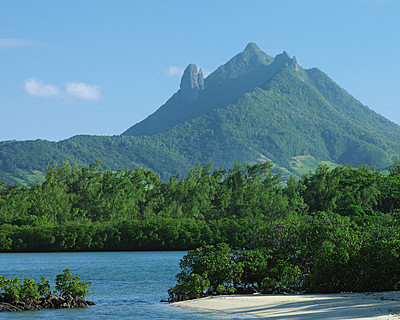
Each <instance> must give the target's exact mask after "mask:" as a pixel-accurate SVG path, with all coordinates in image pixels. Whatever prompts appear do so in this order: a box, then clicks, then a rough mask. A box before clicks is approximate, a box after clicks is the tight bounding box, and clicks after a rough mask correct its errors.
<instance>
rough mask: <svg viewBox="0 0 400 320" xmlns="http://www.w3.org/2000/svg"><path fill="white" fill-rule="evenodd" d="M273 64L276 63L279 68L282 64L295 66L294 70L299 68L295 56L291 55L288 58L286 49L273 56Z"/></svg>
mask: <svg viewBox="0 0 400 320" xmlns="http://www.w3.org/2000/svg"><path fill="white" fill-rule="evenodd" d="M274 64H277V65H278V66H280V67H281V68H283V67H284V66H289V67H293V68H295V69H296V71H297V70H298V69H299V64H298V63H297V59H296V57H295V56H293V58H290V56H289V54H288V53H287V52H286V51H283V52H282V53H281V54H278V55H276V56H275V58H274Z"/></svg>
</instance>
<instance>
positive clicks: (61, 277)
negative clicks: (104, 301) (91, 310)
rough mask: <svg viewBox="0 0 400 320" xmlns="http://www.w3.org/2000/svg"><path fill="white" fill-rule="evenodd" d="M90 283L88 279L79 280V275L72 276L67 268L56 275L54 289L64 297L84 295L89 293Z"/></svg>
mask: <svg viewBox="0 0 400 320" xmlns="http://www.w3.org/2000/svg"><path fill="white" fill-rule="evenodd" d="M91 285H92V282H90V281H80V280H79V277H78V276H74V275H73V274H72V272H71V271H70V270H69V268H66V269H65V270H64V271H63V273H62V274H58V275H57V276H56V290H57V291H58V292H59V293H60V295H61V296H62V297H64V298H65V297H68V296H72V297H74V298H76V297H85V296H87V295H88V294H89V289H88V287H90V286H91Z"/></svg>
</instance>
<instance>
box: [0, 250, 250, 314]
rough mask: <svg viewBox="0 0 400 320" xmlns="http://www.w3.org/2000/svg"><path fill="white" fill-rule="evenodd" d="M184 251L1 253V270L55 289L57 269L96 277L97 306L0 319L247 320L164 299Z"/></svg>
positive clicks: (95, 296)
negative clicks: (163, 300) (43, 279)
mask: <svg viewBox="0 0 400 320" xmlns="http://www.w3.org/2000/svg"><path fill="white" fill-rule="evenodd" d="M184 254H185V252H71V253H2V254H0V275H3V276H6V277H7V278H14V277H19V278H21V279H23V278H24V277H29V278H33V279H35V280H36V281H39V280H40V277H41V276H45V277H47V279H48V280H49V282H50V285H51V288H52V290H53V289H54V288H55V284H54V280H55V277H56V275H57V274H59V273H62V271H63V270H64V269H65V268H70V269H71V271H72V273H73V274H74V275H77V276H79V277H80V279H81V280H83V281H92V286H91V287H90V288H89V289H90V291H94V294H93V296H91V297H88V298H87V299H88V300H91V301H94V302H95V303H96V305H95V306H91V307H88V308H84V309H57V310H41V311H35V312H17V313H2V314H1V315H0V317H1V318H2V319H46V320H50V319H71V320H76V319H82V320H83V319H85V320H86V319H177V320H179V319H190V320H200V319H216V320H217V319H244V318H240V317H235V318H232V315H226V314H220V313H211V312H200V311H192V310H186V309H182V308H179V307H176V306H172V305H170V304H168V303H161V302H160V300H162V299H165V300H166V299H167V298H168V294H167V290H168V288H169V287H171V286H173V285H174V284H175V282H176V280H175V274H177V273H178V272H179V261H180V259H181V258H182V257H183V255H184Z"/></svg>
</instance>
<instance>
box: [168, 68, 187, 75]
mask: <svg viewBox="0 0 400 320" xmlns="http://www.w3.org/2000/svg"><path fill="white" fill-rule="evenodd" d="M184 70H185V69H184V68H180V67H175V66H169V67H168V74H169V75H170V76H179V77H181V76H182V75H183V71H184Z"/></svg>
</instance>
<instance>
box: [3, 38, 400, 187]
mask: <svg viewBox="0 0 400 320" xmlns="http://www.w3.org/2000/svg"><path fill="white" fill-rule="evenodd" d="M399 154H400V127H399V126H398V125H396V124H394V123H392V122H390V121H389V120H387V119H385V118H384V117H382V116H380V115H378V114H376V113H375V112H374V111H372V110H370V109H369V108H367V107H366V106H364V105H362V104H361V103H360V102H359V101H357V100H356V99H355V98H353V97H352V96H351V95H350V94H348V93H347V92H346V91H345V90H343V89H342V88H340V87H339V86H338V85H337V84H336V83H335V82H334V81H333V80H331V79H330V78H329V77H328V76H327V75H326V74H324V73H323V72H321V71H320V70H318V69H309V70H304V69H303V68H301V67H300V66H299V65H298V63H297V60H296V58H290V57H289V55H288V54H287V53H286V52H284V53H282V54H280V55H277V56H276V57H275V58H274V59H273V58H271V57H269V56H268V55H267V54H265V53H263V52H262V51H261V50H260V49H259V48H258V47H257V46H256V45H255V44H249V45H248V46H247V47H246V49H245V50H244V51H243V52H242V53H240V54H238V55H236V56H235V57H234V58H232V59H231V60H230V61H228V62H227V63H226V64H225V65H222V66H220V67H219V68H218V69H217V70H216V71H215V72H213V73H212V74H210V75H209V76H208V77H207V78H206V79H204V78H203V75H202V72H201V70H200V71H198V69H197V67H196V66H195V65H189V66H188V68H187V69H186V70H185V72H184V75H183V77H182V81H181V86H180V89H179V91H178V92H177V93H175V94H174V95H173V96H172V97H171V99H169V100H168V101H167V102H166V103H165V105H163V106H162V107H160V108H159V109H158V110H157V111H156V112H155V113H153V114H152V115H150V116H149V117H148V118H146V119H145V120H143V121H142V122H140V123H138V124H136V125H134V126H132V127H131V128H129V129H128V130H126V131H125V132H124V133H123V134H122V135H121V136H113V137H100V136H76V137H72V138H70V139H67V140H63V141H60V142H57V143H55V142H48V141H42V140H36V141H22V142H18V141H6V142H1V143H0V180H4V181H6V182H7V183H15V182H16V183H26V184H32V183H35V182H38V181H40V179H43V175H44V174H43V168H44V167H45V166H46V165H47V164H49V163H50V164H52V163H54V162H58V163H62V162H64V161H66V160H68V161H69V162H70V163H74V164H77V165H79V166H82V165H88V164H91V163H94V162H95V161H96V160H97V159H100V160H101V161H102V162H103V167H104V168H105V169H112V170H117V169H127V168H136V167H138V166H140V167H144V168H146V169H151V170H153V171H155V172H157V173H159V174H160V175H161V177H162V178H163V179H168V177H169V176H171V175H176V174H181V175H185V174H186V173H187V171H188V170H189V169H190V168H192V167H193V166H194V165H196V164H197V163H199V162H200V163H203V164H204V163H206V162H207V161H212V162H213V163H214V165H215V166H216V167H221V166H222V167H224V168H230V167H232V166H233V164H234V162H235V161H240V162H242V163H244V162H250V163H257V162H264V161H266V160H270V161H272V162H273V163H274V164H275V170H276V171H279V172H281V173H283V174H284V175H287V174H290V173H295V174H302V173H305V172H307V170H311V169H313V168H315V167H316V166H317V164H318V163H320V162H326V163H329V164H331V165H335V164H353V165H357V164H358V163H359V162H361V163H364V164H368V165H373V166H377V167H379V168H385V167H387V166H389V165H391V164H392V163H393V162H394V161H395V160H396V159H397V157H398V155H399Z"/></svg>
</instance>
